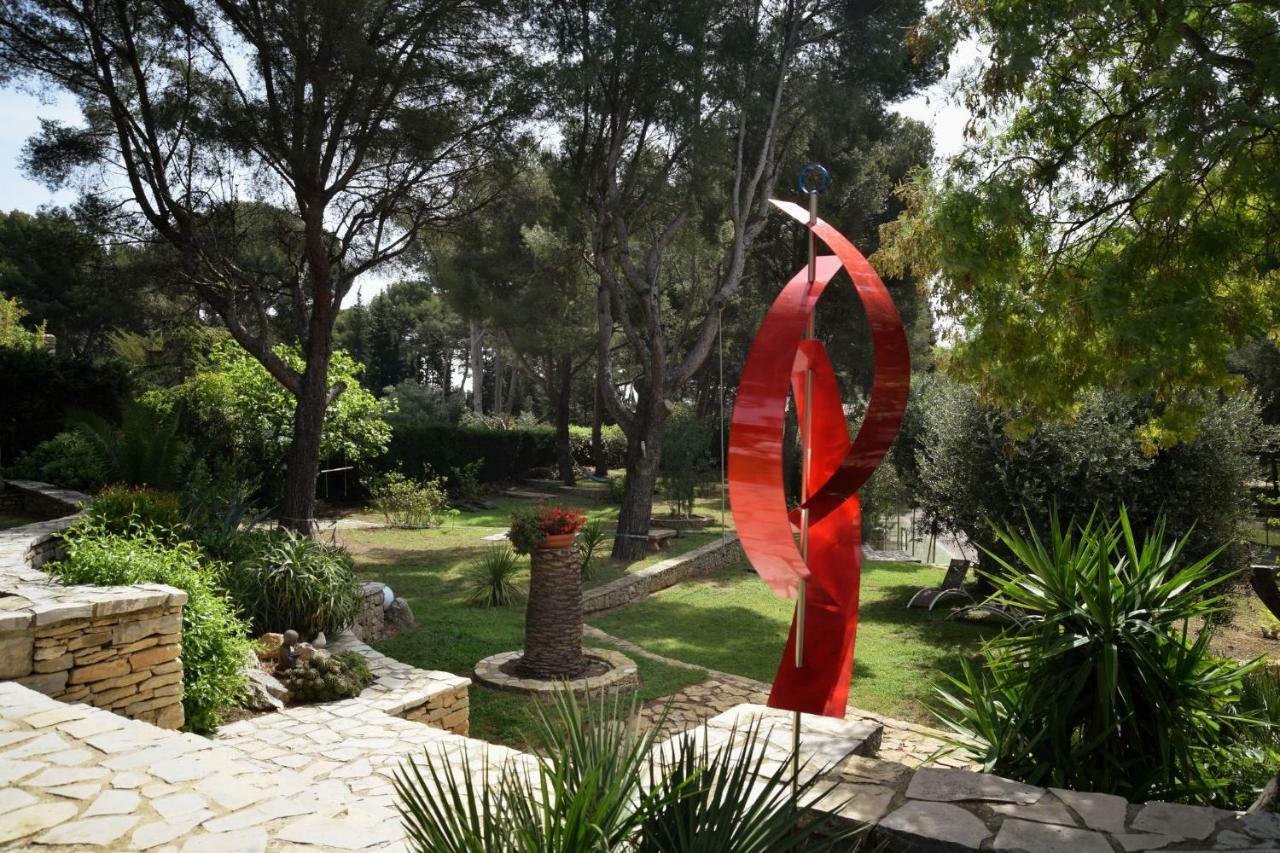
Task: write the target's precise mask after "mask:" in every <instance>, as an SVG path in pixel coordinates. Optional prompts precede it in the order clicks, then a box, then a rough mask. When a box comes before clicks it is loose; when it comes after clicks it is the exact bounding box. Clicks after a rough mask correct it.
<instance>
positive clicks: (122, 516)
mask: <svg viewBox="0 0 1280 853" xmlns="http://www.w3.org/2000/svg"><path fill="white" fill-rule="evenodd" d="M88 516H89V518H91V519H93V520H95V521H97V522H98V523H100V524H101V525H102V526H103V527H104V528H106V529H107V530H110V531H111V532H112V533H125V532H127V531H129V530H131V529H134V528H138V527H142V528H157V529H158V530H160V531H164V532H171V531H174V530H176V529H177V528H178V527H179V526H180V525H181V524H182V500H181V499H180V498H179V497H178V495H177V494H176V493H174V492H166V491H161V490H159V489H153V488H150V487H148V486H108V487H107V488H105V489H103V490H102V491H101V492H100V493H99V494H98V496H97V497H96V498H94V499H93V503H92V504H90V505H89V511H88Z"/></svg>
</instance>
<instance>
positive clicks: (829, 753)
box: [677, 705, 884, 772]
mask: <svg viewBox="0 0 1280 853" xmlns="http://www.w3.org/2000/svg"><path fill="white" fill-rule="evenodd" d="M753 725H754V726H757V727H758V729H759V731H760V736H761V738H762V739H763V740H765V741H766V742H767V743H768V744H769V747H768V749H767V754H768V755H769V756H770V757H771V758H778V759H779V760H781V759H782V758H786V757H787V756H789V755H790V754H791V750H792V746H793V743H794V731H795V715H794V714H793V713H792V712H791V711H783V710H779V709H777V708H769V707H767V706H765V705H737V706H735V707H733V708H730V709H729V710H728V711H725V712H724V713H723V714H719V715H717V716H715V717H712V718H710V719H709V720H707V722H706V727H707V730H708V732H709V733H710V734H711V736H712V737H724V736H727V735H728V733H730V732H735V731H736V732H739V733H741V732H744V731H746V730H747V729H749V728H750V727H752V726H753ZM883 734H884V726H883V725H882V724H881V723H879V722H877V721H875V720H840V719H836V718H835V717H823V716H818V715H816V714H801V715H800V762H801V764H808V765H810V766H811V767H812V769H813V771H814V772H822V770H823V769H824V768H829V767H834V766H835V765H837V764H839V763H840V762H841V761H844V760H845V759H846V758H848V757H849V756H851V755H860V756H864V757H868V758H873V757H875V755H876V753H877V752H878V751H879V749H880V738H881V737H882V735H883ZM677 737H679V736H678V735H677Z"/></svg>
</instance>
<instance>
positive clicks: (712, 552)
mask: <svg viewBox="0 0 1280 853" xmlns="http://www.w3.org/2000/svg"><path fill="white" fill-rule="evenodd" d="M744 559H746V555H745V554H744V553H743V551H742V544H741V543H740V542H739V541H738V537H737V536H735V535H730V536H728V537H726V538H724V539H717V540H716V541H715V542H709V543H707V544H706V545H703V546H701V547H699V548H695V549H693V550H692V551H689V552H688V553H685V554H681V555H680V556H678V557H672V558H670V559H668V560H662V561H661V562H658V563H654V564H653V565H652V566H646V567H645V568H643V569H640V570H639V571H637V572H633V573H631V574H629V575H625V576H624V577H620V578H618V579H617V580H615V581H610V582H609V583H607V584H604V585H603V586H598V587H596V588H595V589H588V590H583V593H582V612H583V613H598V612H600V611H602V610H613V609H614V608H617V607H624V606H626V605H628V604H631V603H632V602H633V601H636V600H638V599H641V598H644V597H645V596H646V595H650V594H652V593H655V592H657V591H658V590H660V589H666V588H667V587H669V586H675V585H676V584H678V583H680V582H681V581H686V580H690V579H691V578H701V577H706V576H707V575H712V574H715V573H716V572H717V571H719V570H720V569H722V568H724V567H725V566H729V565H733V564H734V563H739V562H741V561H742V560H744Z"/></svg>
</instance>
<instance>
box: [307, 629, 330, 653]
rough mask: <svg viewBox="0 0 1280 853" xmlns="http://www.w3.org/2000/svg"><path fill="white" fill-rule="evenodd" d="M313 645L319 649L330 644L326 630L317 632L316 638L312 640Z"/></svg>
mask: <svg viewBox="0 0 1280 853" xmlns="http://www.w3.org/2000/svg"><path fill="white" fill-rule="evenodd" d="M311 645H313V646H315V647H316V648H317V649H323V648H325V647H326V646H328V645H329V640H328V639H327V638H326V637H325V635H324V631H321V632H320V633H318V634H316V636H315V639H313V640H312V641H311Z"/></svg>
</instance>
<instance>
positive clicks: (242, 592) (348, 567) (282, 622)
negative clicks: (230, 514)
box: [224, 528, 362, 638]
mask: <svg viewBox="0 0 1280 853" xmlns="http://www.w3.org/2000/svg"><path fill="white" fill-rule="evenodd" d="M245 535H246V536H247V537H252V544H251V545H249V546H247V548H246V550H248V551H250V554H249V556H247V557H245V558H244V559H241V560H239V561H237V562H236V563H235V564H233V565H232V566H231V567H230V568H229V569H228V570H227V572H226V575H225V577H224V584H225V585H226V588H227V592H228V593H229V594H230V595H231V598H232V600H233V601H234V602H235V603H236V604H237V605H238V606H239V607H240V609H241V611H242V612H243V613H244V614H245V616H246V617H248V618H249V619H250V620H251V621H252V622H253V629H254V631H255V633H262V632H264V631H275V632H282V631H287V630H289V629H291V628H292V629H293V630H295V631H297V632H298V633H299V634H301V635H302V636H303V637H306V638H310V637H313V636H315V634H316V633H317V632H320V631H325V632H328V633H329V634H330V635H332V634H333V633H335V632H337V631H338V630H339V629H341V628H345V627H346V626H347V625H350V624H351V621H352V620H353V619H354V618H355V616H356V612H357V611H358V610H359V609H360V602H361V600H362V596H361V592H360V581H359V579H358V578H357V577H356V573H355V568H354V565H353V563H352V560H351V555H350V554H348V553H347V552H346V551H345V550H344V549H342V548H338V547H335V546H333V545H327V544H325V543H323V542H317V541H316V540H314V539H312V538H311V537H309V536H303V535H301V534H298V533H294V532H293V531H291V530H287V529H285V528H279V529H276V530H271V531H261V532H256V533H252V534H245Z"/></svg>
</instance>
